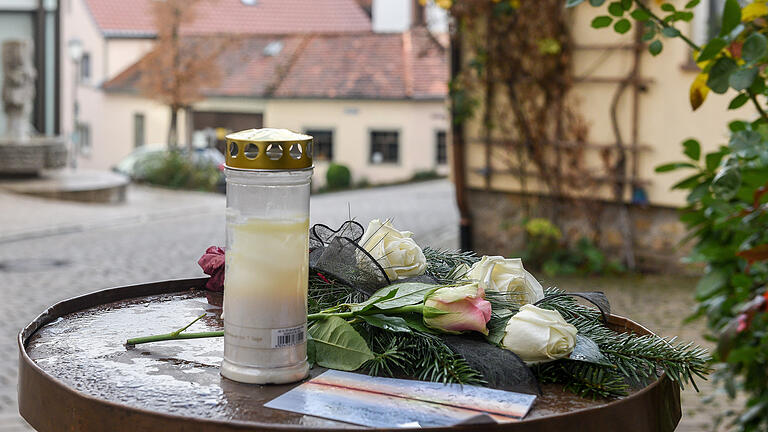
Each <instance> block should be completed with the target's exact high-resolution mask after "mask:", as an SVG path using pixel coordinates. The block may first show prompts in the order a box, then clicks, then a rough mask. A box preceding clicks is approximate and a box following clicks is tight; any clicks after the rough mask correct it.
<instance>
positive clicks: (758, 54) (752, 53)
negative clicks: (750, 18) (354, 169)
mask: <svg viewBox="0 0 768 432" xmlns="http://www.w3.org/2000/svg"><path fill="white" fill-rule="evenodd" d="M766 51H768V39H766V38H765V36H763V35H762V34H760V33H752V34H751V35H749V37H748V38H747V39H746V40H745V41H744V45H743V46H742V47H741V58H743V59H744V60H745V61H747V62H749V63H753V62H756V61H758V60H760V59H761V58H763V57H765V54H766Z"/></svg>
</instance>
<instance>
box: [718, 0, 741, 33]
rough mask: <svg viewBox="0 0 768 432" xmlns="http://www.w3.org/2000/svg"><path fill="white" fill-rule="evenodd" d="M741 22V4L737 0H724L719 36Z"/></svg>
mask: <svg viewBox="0 0 768 432" xmlns="http://www.w3.org/2000/svg"><path fill="white" fill-rule="evenodd" d="M740 22H741V6H739V1H738V0H725V6H724V7H723V20H722V22H721V26H720V36H725V35H727V34H728V33H730V32H731V30H733V29H735V28H736V26H737V25H739V23H740Z"/></svg>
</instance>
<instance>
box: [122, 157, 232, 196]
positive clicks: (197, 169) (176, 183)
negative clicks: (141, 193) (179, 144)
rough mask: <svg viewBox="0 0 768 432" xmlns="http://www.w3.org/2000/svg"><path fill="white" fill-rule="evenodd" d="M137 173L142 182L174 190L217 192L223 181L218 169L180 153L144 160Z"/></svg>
mask: <svg viewBox="0 0 768 432" xmlns="http://www.w3.org/2000/svg"><path fill="white" fill-rule="evenodd" d="M137 171H138V172H137V177H138V178H139V179H140V180H141V181H144V182H146V183H149V184H153V185H158V186H164V187H168V188H172V189H193V190H202V191H215V190H216V186H217V184H218V183H219V181H220V179H221V172H220V171H219V169H218V167H216V166H215V165H212V164H211V163H206V162H202V161H195V160H194V159H193V158H192V157H190V156H188V155H185V154H182V153H181V152H179V151H169V152H163V153H159V154H157V155H153V156H152V157H150V158H147V159H144V160H142V161H141V164H140V166H138V167H137Z"/></svg>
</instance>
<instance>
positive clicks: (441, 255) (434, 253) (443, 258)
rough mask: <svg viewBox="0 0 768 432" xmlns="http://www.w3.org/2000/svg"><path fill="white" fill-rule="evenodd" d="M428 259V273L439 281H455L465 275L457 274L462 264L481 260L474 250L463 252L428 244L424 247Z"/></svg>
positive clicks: (469, 264) (470, 263) (468, 264)
mask: <svg viewBox="0 0 768 432" xmlns="http://www.w3.org/2000/svg"><path fill="white" fill-rule="evenodd" d="M423 252H424V257H425V258H426V259H427V274H428V275H430V276H432V277H433V278H435V279H437V280H438V282H441V283H442V282H455V281H456V280H458V279H460V278H461V277H463V276H464V274H457V271H456V270H457V268H459V266H461V265H462V264H464V265H467V266H471V265H472V264H474V263H476V262H477V261H479V260H480V258H478V257H477V255H475V253H474V252H462V251H458V250H449V249H432V248H431V247H429V246H427V247H425V248H424V249H423Z"/></svg>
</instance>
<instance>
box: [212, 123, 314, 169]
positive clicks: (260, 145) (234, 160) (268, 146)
mask: <svg viewBox="0 0 768 432" xmlns="http://www.w3.org/2000/svg"><path fill="white" fill-rule="evenodd" d="M226 139H227V167H229V168H237V169H254V170H300V169H307V168H312V137H311V136H309V135H304V134H300V133H296V132H293V131H289V130H288V129H272V128H264V129H248V130H244V131H240V132H234V133H231V134H229V135H227V136H226Z"/></svg>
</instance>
